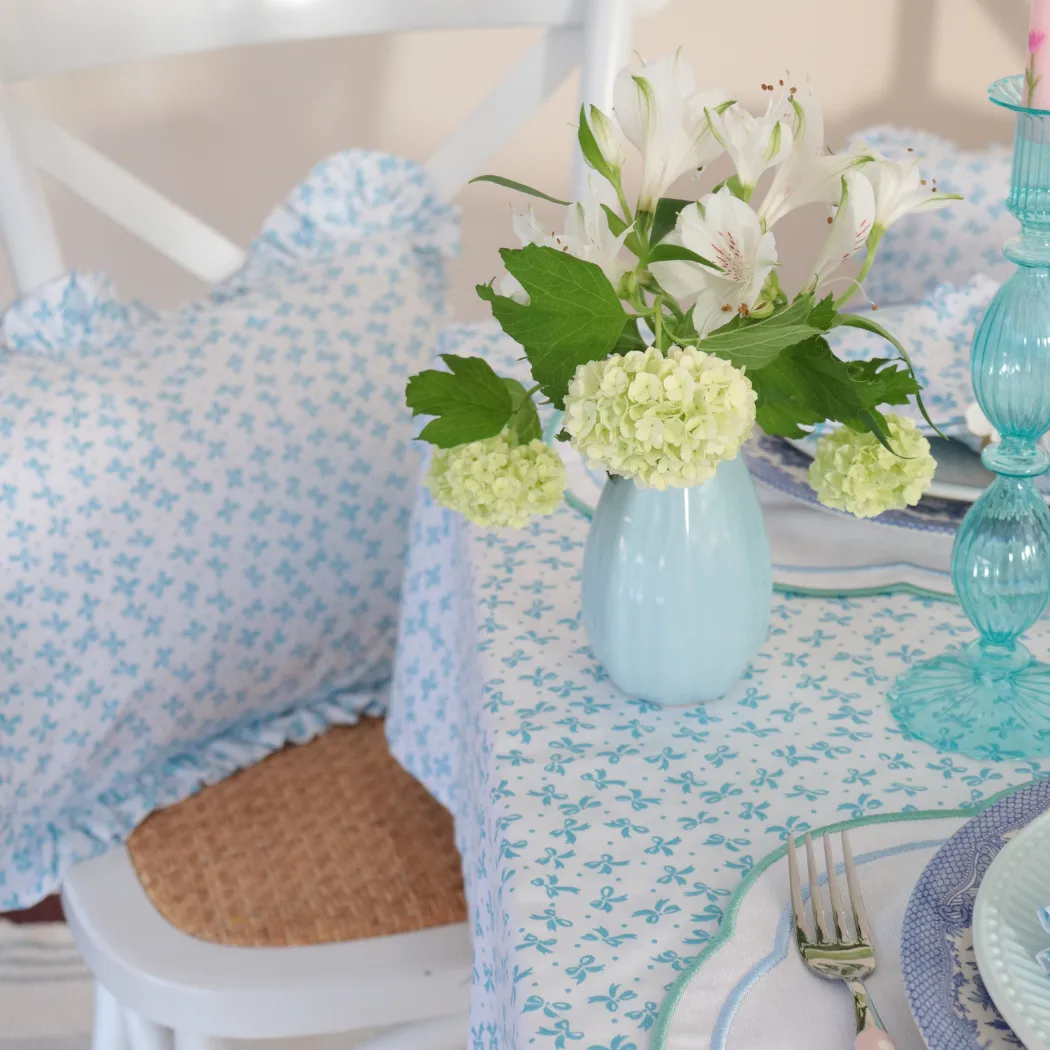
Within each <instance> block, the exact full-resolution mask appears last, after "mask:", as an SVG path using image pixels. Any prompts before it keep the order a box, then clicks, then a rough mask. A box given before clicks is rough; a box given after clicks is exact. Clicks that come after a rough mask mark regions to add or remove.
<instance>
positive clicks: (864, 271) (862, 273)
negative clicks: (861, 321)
mask: <svg viewBox="0 0 1050 1050" xmlns="http://www.w3.org/2000/svg"><path fill="white" fill-rule="evenodd" d="M885 232H886V231H885V230H884V229H883V228H882V227H881V226H875V227H873V228H872V231H871V234H870V235H869V237H868V253H867V255H866V256H865V258H864V265H863V266H862V267H861V268H860V270H859V272H858V273H857V276H856V277H854V278H853V280H852V281H851V282H850V286H849V287H848V288H847V289H846V290H845V291H844V292H843V293H842V295H840V296H839V298H838V299H836V300H835V309H836V310H841V309H842V308H843V307H844V306H845V305H846V304H847V303H848V302H849V301H850V299H852V298H853V296H854V294H855V293H856V292H857V290H858V289H859V288H860V287H861V285H862V284H863V283H864V278H865V277H867V276H868V273H869V272H870V270H871V265H872V263H874V262H875V256H876V255H877V254H878V251H879V241H881V240H882V235H883V234H884V233H885Z"/></svg>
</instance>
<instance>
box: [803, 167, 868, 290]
mask: <svg viewBox="0 0 1050 1050" xmlns="http://www.w3.org/2000/svg"><path fill="white" fill-rule="evenodd" d="M874 225H875V193H874V191H873V190H872V188H871V183H870V182H869V181H868V180H867V179H866V178H864V176H863V175H861V174H858V173H857V172H855V171H850V172H847V173H846V174H845V175H844V176H843V177H842V199H841V200H840V201H839V206H838V208H837V210H836V212H835V218H834V219H833V220H832V222H831V231H830V232H829V234H828V239H827V240H826V241H825V242H824V246H823V248H821V250H820V255H819V256H818V257H817V261H816V264H815V266H814V268H813V278H812V280H811V281H810V284H809V287H810V288H817V287H818V286H819V285H820V283H821V282H822V281H823V280H825V278H827V277H828V276H829V275H830V274H832V273H834V272H835V270H837V269H838V268H839V267H840V266H841V265H842V264H843V263H844V262H847V261H848V260H849V259H852V258H853V256H854V255H856V254H857V252H859V251H860V250H861V249H862V248H863V247H864V246H865V245H866V244H867V243H868V235H869V234H870V233H871V231H872V227H873V226H874Z"/></svg>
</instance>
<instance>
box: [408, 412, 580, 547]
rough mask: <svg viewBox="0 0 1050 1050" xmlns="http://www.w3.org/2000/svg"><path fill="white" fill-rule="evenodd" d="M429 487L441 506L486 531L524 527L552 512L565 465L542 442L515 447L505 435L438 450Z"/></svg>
mask: <svg viewBox="0 0 1050 1050" xmlns="http://www.w3.org/2000/svg"><path fill="white" fill-rule="evenodd" d="M427 487H428V488H429V489H430V492H431V495H432V496H433V497H434V499H435V500H436V501H437V502H438V503H440V504H441V505H442V506H443V507H448V508H450V509H451V510H455V511H459V513H460V514H462V515H463V516H464V517H465V518H468V519H469V520H470V521H473V522H474V523H475V524H477V525H482V526H484V527H485V528H493V527H502V526H507V525H509V526H511V527H512V528H515V529H520V528H523V527H524V526H525V525H527V524H528V523H529V521H530V519H531V518H533V517H535V516H537V515H541V514H553V513H554V511H555V510H557V509H558V506H559V505H560V503H561V498H562V494H563V493H564V491H565V464H564V463H563V462H562V461H561V457H560V456H559V455H558V453H557V452H555V451H554V449H552V448H550V447H549V446H547V445H545V444H544V443H543V442H542V441H530V442H529V443H528V444H527V445H516V444H513V443H512V441H511V440H510V439H509V438H508V436H507V434H506V432H504V433H502V434H498V435H497V436H496V437H491V438H486V439H485V440H484V441H472V442H470V444H468V445H458V446H457V447H455V448H438V449H434V458H433V460H432V461H431V464H430V472H429V473H428V474H427Z"/></svg>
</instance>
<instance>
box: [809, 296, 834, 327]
mask: <svg viewBox="0 0 1050 1050" xmlns="http://www.w3.org/2000/svg"><path fill="white" fill-rule="evenodd" d="M811 298H812V297H811ZM809 323H810V324H811V325H813V327H814V328H819V329H820V330H821V331H822V332H826V331H828V330H829V329H830V328H831V326H832V325H833V324H834V323H835V296H833V295H826V296H825V297H824V298H823V299H821V300H820V302H819V303H817V305H816V306H814V307H813V309H812V310H811V311H810V314H809Z"/></svg>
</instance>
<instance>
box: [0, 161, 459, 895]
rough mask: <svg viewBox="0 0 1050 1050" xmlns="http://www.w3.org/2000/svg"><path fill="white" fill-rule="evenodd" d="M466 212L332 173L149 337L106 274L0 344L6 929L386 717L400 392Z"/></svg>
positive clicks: (409, 180)
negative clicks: (250, 780) (103, 867)
mask: <svg viewBox="0 0 1050 1050" xmlns="http://www.w3.org/2000/svg"><path fill="white" fill-rule="evenodd" d="M457 238H458V225H457V220H456V216H455V213H454V211H453V210H452V209H451V208H449V207H448V206H446V205H442V204H440V203H439V202H438V201H437V200H436V199H435V197H434V196H433V194H432V192H431V190H430V188H429V186H428V185H427V181H426V177H425V173H424V172H423V170H422V169H421V168H419V167H418V166H417V165H414V164H412V163H409V162H407V161H402V160H399V159H397V158H394V157H389V156H385V155H376V154H369V153H362V152H351V153H346V154H342V155H339V156H336V157H334V158H332V159H330V160H328V161H326V162H325V163H323V164H321V165H320V166H319V167H318V168H317V169H316V170H314V171H313V172H312V173H311V174H310V176H309V177H308V178H307V179H306V181H305V182H304V183H303V184H302V185H301V186H299V187H298V189H297V190H296V191H295V192H294V193H293V194H292V195H291V196H290V198H289V199H288V200H287V201H286V202H285V204H283V205H282V206H281V207H279V208H278V209H277V210H276V211H275V212H274V214H273V215H272V216H271V217H270V219H269V220H268V222H267V223H266V226H265V228H264V230H263V232H262V235H261V237H260V238H259V240H258V242H257V243H256V244H255V245H254V247H253V249H252V251H251V253H250V256H249V259H248V261H247V264H246V265H245V267H244V269H243V270H242V271H241V272H240V273H239V274H237V275H236V276H235V277H234V278H233V279H231V280H230V281H228V282H226V283H225V284H224V285H222V286H220V287H219V288H217V289H216V290H215V291H214V293H213V294H212V295H210V296H209V297H207V298H205V299H203V300H201V301H199V302H194V303H191V304H189V305H187V306H185V307H182V308H180V309H178V310H176V311H173V312H170V313H165V314H161V315H154V314H152V313H151V312H150V311H148V310H147V309H145V308H143V307H141V306H137V305H135V304H130V303H125V302H121V301H120V300H119V299H118V298H117V296H116V294H115V292H114V290H113V288H112V285H111V284H110V282H109V281H108V280H107V279H106V278H105V277H103V276H101V275H97V274H79V273H75V274H71V275H69V276H68V277H66V278H63V279H62V280H59V281H56V282H54V283H52V284H50V285H48V286H47V287H45V288H42V289H40V290H39V292H38V293H36V294H34V295H31V296H29V297H27V298H25V299H23V300H22V301H20V302H18V303H16V304H15V305H14V306H13V307H12V308H10V309H9V310H8V311H7V313H6V315H5V316H4V317H3V319H2V326H0V333H2V340H3V343H4V345H5V347H6V350H5V351H3V352H0V559H2V561H0V564H2V569H0V906H2V907H7V908H13V907H20V906H26V905H28V904H31V903H32V902H33V901H35V900H36V899H38V898H39V897H41V896H43V895H45V894H47V893H48V892H51V891H52V890H53V889H54V888H55V887H56V885H57V884H58V881H59V879H60V877H61V872H62V870H63V868H64V866H65V865H67V864H68V863H70V862H71V861H73V860H75V859H78V858H82V857H86V856H89V855H91V854H93V853H97V852H99V851H101V850H104V849H105V848H107V847H108V846H109V845H111V844H112V843H113V842H115V841H117V840H119V839H121V838H122V837H124V836H126V835H127V834H128V833H129V832H130V831H131V830H132V829H133V828H134V827H135V825H136V824H137V823H138V822H139V821H140V820H141V819H142V818H143V817H144V816H145V815H146V814H147V813H148V812H149V811H151V810H153V809H155V808H157V807H158V806H161V805H166V804H169V803H171V802H174V801H177V800H178V799H181V798H184V797H186V796H187V795H189V794H191V793H193V792H194V791H195V790H196V789H197V788H198V787H199V786H200V785H201V784H202V783H211V782H214V781H216V780H219V779H221V778H222V777H224V776H226V775H228V774H229V773H230V772H232V771H233V770H235V769H237V768H240V767H242V766H244V765H247V764H249V763H251V762H253V761H255V760H257V759H259V758H261V757H263V756H264V755H265V754H267V753H269V752H270V751H273V750H275V749H277V748H279V747H280V746H282V745H283V744H284V743H285V742H286V741H294V742H303V741H305V740H308V739H309V738H311V737H312V736H314V735H316V734H317V733H318V732H320V731H321V730H322V729H323V728H325V727H326V726H328V725H330V724H333V723H349V722H353V721H355V720H356V719H357V717H358V715H359V714H360V713H361V712H364V711H367V712H369V713H379V712H380V711H381V710H382V708H383V706H384V702H385V695H386V687H387V681H388V679H389V676H390V670H391V661H392V655H393V646H394V641H395V629H396V611H397V606H398V602H399V598H400V586H401V574H402V565H403V559H404V554H405V547H406V536H407V529H408V521H409V513H410V505H411V499H412V492H413V487H414V479H415V475H416V471H417V469H418V462H417V456H416V452H415V448H414V442H413V441H412V424H411V420H410V418H409V414H408V411H407V409H406V408H405V404H404V384H405V380H406V377H407V375H408V374H409V373H410V372H411V371H413V370H415V369H417V368H418V367H420V366H421V365H423V364H425V363H426V362H427V361H429V360H430V358H431V356H432V354H433V351H434V344H435V340H436V337H437V332H438V331H439V329H440V326H441V324H442V320H443V318H442V305H441V304H442V298H443V287H444V266H443V260H444V258H446V257H448V256H449V255H450V254H452V252H453V251H454V250H455V247H456V243H457Z"/></svg>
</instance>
